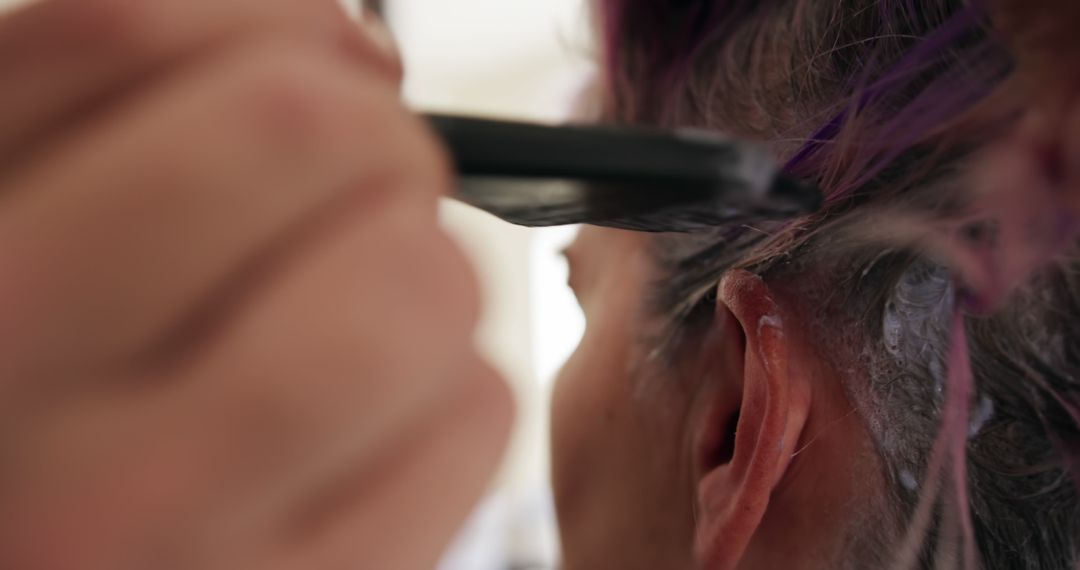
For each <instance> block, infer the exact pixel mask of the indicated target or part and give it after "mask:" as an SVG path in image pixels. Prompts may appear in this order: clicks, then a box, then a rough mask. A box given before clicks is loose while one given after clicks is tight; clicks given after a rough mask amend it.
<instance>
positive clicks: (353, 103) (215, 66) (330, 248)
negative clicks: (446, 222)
mask: <svg viewBox="0 0 1080 570" xmlns="http://www.w3.org/2000/svg"><path fill="white" fill-rule="evenodd" d="M399 79H400V66H399V63H398V62H397V60H396V59H395V58H394V57H393V56H391V55H388V54H387V53H386V51H385V50H384V49H382V48H380V44H379V42H377V41H374V40H373V39H372V38H371V36H369V35H366V34H365V33H364V32H362V31H361V30H360V29H359V28H357V27H356V26H355V25H354V24H352V23H351V22H350V21H349V20H348V19H347V18H346V17H345V16H344V15H343V13H342V12H341V11H340V10H339V8H338V7H337V6H336V4H335V3H334V2H333V0H227V1H222V0H153V1H145V0H52V1H50V2H46V3H43V4H37V5H34V6H31V7H29V8H26V9H24V10H23V11H21V12H18V13H15V14H13V15H11V16H8V17H6V18H5V19H2V20H0V85H3V89H0V315H2V316H0V466H2V467H0V505H3V507H2V508H0V568H12V569H15V568H18V569H20V570H35V569H50V570H51V569H67V568H79V569H109V570H114V569H128V568H153V569H187V568H199V569H204V568H222V569H225V568H228V569H237V568H251V569H255V568H258V569H260V570H262V569H275V568H304V569H309V568H350V569H354V568H355V569H360V568H363V569H379V570H382V569H397V568H402V569H410V568H424V567H430V566H431V565H432V564H433V563H434V561H435V560H436V559H437V557H438V554H439V552H440V551H441V549H442V547H443V546H444V544H445V543H446V542H447V540H448V539H449V537H450V536H451V534H452V533H453V532H454V530H455V528H456V526H457V525H458V523H459V522H460V520H461V519H462V518H463V517H464V516H465V515H466V513H467V511H468V510H469V508H470V507H471V504H472V502H473V501H474V499H475V498H476V497H477V496H478V495H479V494H480V493H481V491H482V490H483V487H484V485H485V484H486V482H487V478H488V476H489V474H490V472H491V470H492V469H493V468H494V466H495V464H496V462H497V460H498V456H499V454H500V451H501V447H502V445H503V444H504V442H505V438H506V432H507V430H508V424H509V421H510V404H509V397H508V393H507V392H506V389H505V387H503V386H502V385H501V383H500V382H499V380H498V379H497V378H496V377H495V375H494V374H493V372H492V371H491V370H490V369H489V368H488V367H486V366H485V365H484V364H483V363H482V362H481V361H480V359H479V358H478V357H477V355H476V354H475V352H474V350H473V348H472V345H471V338H470V337H471V335H470V332H471V330H472V327H473V326H474V323H475V319H476V313H477V304H478V299H477V294H476V291H475V290H476V287H475V284H474V282H473V279H472V277H471V275H470V274H469V272H468V269H467V267H466V265H465V262H464V260H463V258H462V256H461V255H460V253H459V252H458V251H457V250H456V249H455V247H454V246H453V245H451V243H450V241H448V239H447V238H446V236H444V235H443V234H442V233H441V232H440V231H439V230H438V229H437V228H436V221H435V210H436V200H437V197H438V195H439V194H440V193H441V192H444V191H445V190H446V188H447V185H448V180H449V177H448V171H447V165H446V163H445V160H444V158H443V157H442V155H441V154H440V151H439V150H438V148H437V146H436V145H435V144H434V143H433V141H432V140H431V137H430V136H429V135H428V133H427V132H426V130H425V129H424V128H423V126H422V124H421V122H420V121H418V120H417V119H416V118H415V117H414V116H412V115H410V114H409V113H408V112H407V111H406V110H405V109H404V108H403V107H402V105H401V104H400V103H399V101H398V93H397V84H398V81H399Z"/></svg>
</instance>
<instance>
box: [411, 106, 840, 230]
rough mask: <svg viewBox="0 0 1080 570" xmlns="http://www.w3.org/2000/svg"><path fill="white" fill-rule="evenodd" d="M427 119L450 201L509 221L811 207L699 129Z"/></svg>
mask: <svg viewBox="0 0 1080 570" xmlns="http://www.w3.org/2000/svg"><path fill="white" fill-rule="evenodd" d="M428 119H429V120H430V122H431V124H432V125H433V126H434V128H435V130H436V132H438V134H439V135H440V136H441V137H442V139H443V141H444V142H445V143H446V145H447V146H448V147H449V149H450V153H451V155H452V157H453V160H454V162H455V164H456V167H457V171H458V173H459V175H460V179H459V187H458V191H457V194H456V195H455V196H454V197H455V198H457V199H458V200H461V201H463V202H466V203H468V204H472V205H473V206H476V207H478V208H480V209H482V210H485V211H487V212H490V213H492V214H494V215H496V216H498V217H500V218H502V219H504V220H507V221H509V222H512V223H514V224H519V225H524V226H556V225H563V224H592V225H599V226H610V227H617V228H624V229H632V230H639V231H653V232H664V231H693V230H697V229H703V228H709V227H716V226H720V225H727V224H732V223H748V222H753V221H760V220H766V219H784V218H791V217H795V216H798V215H800V214H805V213H809V212H812V211H814V210H816V209H817V208H818V207H819V206H820V205H821V200H822V199H821V194H820V193H819V192H818V191H817V190H816V189H815V188H813V187H810V186H807V185H804V184H801V183H799V182H796V181H794V180H791V179H789V178H786V177H785V176H783V175H782V174H781V173H780V171H779V168H778V167H777V166H776V163H775V162H774V161H773V159H772V157H771V156H770V155H769V154H768V153H767V152H766V151H765V150H764V149H763V148H761V147H760V146H757V145H754V144H753V143H748V142H744V141H739V140H736V139H733V138H730V137H725V136H722V135H717V134H713V133H706V132H704V131H693V130H682V131H661V130H653V129H643V128H623V127H591V126H564V127H549V126H543V125H534V124H527V123H509V122H499V121H490V120H484V119H473V118H466V117H452V116H444V115H429V116H428Z"/></svg>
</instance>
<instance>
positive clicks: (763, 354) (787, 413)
mask: <svg viewBox="0 0 1080 570" xmlns="http://www.w3.org/2000/svg"><path fill="white" fill-rule="evenodd" d="M718 293H719V294H718V300H717V308H716V313H715V314H716V317H715V320H714V330H713V331H712V333H713V334H709V335H707V337H708V339H709V340H707V341H706V343H707V345H708V346H706V347H705V350H706V351H707V356H706V358H709V359H713V362H712V364H711V365H710V366H709V367H708V368H707V370H711V371H712V372H711V373H712V374H713V375H715V376H716V377H715V378H710V382H708V384H709V385H710V388H708V389H707V390H706V392H705V393H703V394H701V397H703V398H704V400H703V402H704V403H703V405H704V406H705V408H704V409H701V410H700V413H699V415H697V416H696V417H697V419H696V420H695V423H694V424H693V427H692V429H693V430H694V431H693V432H692V437H693V438H694V448H693V449H694V452H693V453H694V456H695V457H694V465H695V476H696V483H697V510H698V517H697V524H698V526H697V529H696V531H695V532H696V539H695V543H696V544H695V548H696V551H697V556H698V559H699V560H700V561H701V563H702V567H704V568H707V569H709V570H728V569H730V568H734V567H735V566H736V565H737V564H738V562H739V560H740V559H741V558H742V557H743V555H744V554H745V553H746V551H747V548H748V546H749V545H750V543H751V540H752V539H753V537H754V535H755V533H756V532H757V531H758V530H759V528H760V527H761V522H762V519H763V517H764V515H765V511H766V509H767V508H768V505H769V500H770V498H771V496H772V494H773V492H774V490H775V489H776V486H777V484H778V483H779V482H780V480H781V478H782V477H783V476H784V474H785V473H786V472H787V470H788V468H789V466H790V465H791V461H792V455H793V453H794V451H795V449H794V446H795V445H796V444H797V442H798V441H799V440H800V438H801V436H802V432H803V429H804V427H805V426H806V421H807V417H808V415H809V410H810V389H809V388H810V387H809V379H808V378H807V377H806V376H804V375H802V374H800V373H799V369H798V367H796V366H791V362H790V360H789V356H790V355H791V354H792V353H793V352H794V351H793V350H789V349H790V348H791V347H790V346H789V344H788V343H789V342H790V340H789V339H790V338H791V337H790V336H789V335H787V334H785V328H784V327H785V323H784V321H783V318H782V316H781V313H780V307H779V306H778V305H777V303H776V302H775V301H774V300H773V297H772V296H771V294H770V291H769V288H768V286H767V285H766V284H765V282H764V281H762V280H761V279H760V278H759V277H757V276H756V275H753V274H751V273H748V272H746V271H733V272H731V273H729V274H728V275H727V276H725V277H724V280H723V281H722V282H721V284H720V286H719V292H718Z"/></svg>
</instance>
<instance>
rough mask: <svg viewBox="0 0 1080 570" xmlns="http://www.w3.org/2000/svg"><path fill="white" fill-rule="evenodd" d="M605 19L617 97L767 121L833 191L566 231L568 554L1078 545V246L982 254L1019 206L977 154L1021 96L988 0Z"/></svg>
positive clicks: (769, 4)
mask: <svg viewBox="0 0 1080 570" xmlns="http://www.w3.org/2000/svg"><path fill="white" fill-rule="evenodd" d="M973 4H978V5H979V6H981V3H978V2H976V3H973ZM598 14H599V16H600V18H601V22H600V23H601V28H602V30H603V32H604V37H605V38H606V42H607V43H606V55H605V66H606V73H607V75H606V82H605V85H606V87H607V90H606V92H605V95H606V99H605V113H606V118H607V119H608V120H610V121H613V122H620V123H631V124H653V125H663V126H695V127H706V128H710V129H715V130H720V131H725V132H730V133H735V134H738V135H740V136H743V137H747V138H754V139H757V140H760V141H763V142H764V143H766V144H769V145H770V146H771V148H772V149H773V150H774V152H775V154H776V156H777V158H778V159H779V160H782V161H784V162H785V163H786V164H787V169H788V171H789V172H790V173H792V174H795V175H798V176H800V177H802V178H804V179H807V180H810V181H812V182H813V183H815V184H817V185H819V186H820V187H821V188H822V189H823V191H824V192H825V193H826V196H827V200H826V207H825V208H824V210H823V211H822V212H821V213H818V214H816V215H813V216H810V217H807V218H804V219H799V220H794V221H788V222H783V223H769V224H759V225H756V226H755V227H753V228H747V227H738V228H717V229H716V230H715V231H710V232H705V233H698V234H687V235H644V234H634V233H630V232H622V231H617V230H606V229H596V228H587V229H585V230H583V231H582V233H581V235H580V236H579V238H578V240H577V241H576V243H575V244H574V245H572V246H571V248H570V249H569V250H568V257H569V259H570V264H571V284H572V286H573V287H574V289H575V292H576V294H577V295H578V297H579V301H580V302H581V305H582V307H583V309H584V312H585V313H586V317H587V323H588V324H587V329H586V333H585V336H584V339H583V341H582V343H581V346H580V347H579V349H578V351H577V353H575V355H574V356H573V357H572V358H571V360H570V361H569V362H568V363H567V365H566V367H565V369H564V371H563V373H562V376H561V378H560V381H559V385H558V387H557V390H556V394H555V401H554V412H553V413H554V417H553V426H554V427H553V430H554V431H553V445H554V479H555V491H556V500H557V507H558V512H559V519H560V526H561V533H562V538H563V546H564V555H565V567H566V568H567V570H584V569H595V568H619V569H634V568H650V569H652V568H664V569H678V568H706V569H708V570H714V569H726V568H732V567H745V568H890V567H897V568H911V567H925V568H936V567H940V566H936V565H940V564H945V565H946V567H953V566H960V565H964V564H967V565H968V567H975V565H976V564H981V565H982V567H986V568H1045V569H1051V568H1055V569H1056V568H1074V567H1076V565H1077V561H1078V556H1080V499H1078V495H1077V486H1076V485H1075V484H1074V480H1076V479H1077V474H1076V473H1072V472H1070V471H1069V468H1068V462H1069V460H1070V459H1071V458H1072V457H1074V456H1073V455H1071V454H1069V453H1067V451H1069V450H1070V446H1072V449H1075V446H1077V442H1078V441H1080V429H1078V425H1077V422H1076V419H1080V416H1075V414H1076V410H1078V409H1080V408H1078V407H1077V406H1076V405H1075V404H1074V403H1073V399H1074V398H1075V397H1076V396H1075V394H1077V393H1080V341H1078V339H1080V256H1078V254H1077V253H1078V252H1077V248H1076V244H1075V242H1074V241H1073V242H1069V243H1068V244H1067V245H1066V246H1065V247H1063V248H1061V249H1059V250H1055V252H1054V253H1055V257H1054V259H1053V261H1052V262H1050V263H1043V264H1040V265H1039V266H1038V270H1037V271H1034V272H1029V273H1030V274H1027V273H1026V274H1025V275H1024V278H1023V281H1022V283H1023V284H1022V285H1019V286H1015V283H1014V282H1019V278H1018V277H1017V278H1016V279H1014V277H1015V276H1012V275H1001V273H1005V272H1008V271H1011V270H1014V269H1016V268H1017V267H1020V266H1018V265H1016V264H1012V265H1010V264H1008V263H1004V262H1003V264H999V265H998V266H992V263H991V261H985V260H987V259H989V260H998V261H1001V260H1005V261H1009V256H1008V254H1009V253H1010V252H1012V250H1010V249H1009V247H1007V243H1004V242H1007V239H1006V238H1007V237H1009V234H1008V233H1007V232H1006V230H1007V229H1009V224H1010V223H1011V222H1010V221H1009V220H1005V221H1001V219H998V218H993V217H992V216H987V215H983V214H985V213H986V212H982V211H981V210H980V204H979V198H980V197H982V196H983V195H982V194H980V192H979V191H978V190H980V189H979V188H975V186H977V185H978V184H979V183H980V182H979V180H980V178H978V177H977V176H975V175H974V174H973V171H974V170H977V169H979V168H982V167H983V165H985V162H984V161H982V160H980V159H981V158H982V157H983V155H982V154H981V153H982V151H983V150H985V149H984V147H986V146H987V142H988V141H993V140H998V139H1001V138H1003V137H1006V136H1008V134H1009V133H1011V132H1013V129H1014V127H1015V125H1016V123H1017V121H1018V120H1019V119H1020V117H1021V113H1019V112H1018V111H1017V108H1016V105H1015V103H1016V101H1017V100H1020V99H1018V98H1017V90H1016V87H1015V85H1014V83H1015V79H1016V78H1017V77H1018V75H1019V73H1018V71H1017V70H1016V57H1015V55H1016V54H1015V52H1012V51H1010V50H1009V49H1007V48H1006V46H1005V42H1004V41H999V39H998V38H997V37H996V36H995V35H994V32H993V31H992V30H993V29H992V27H991V25H990V20H989V19H988V18H987V17H986V15H985V14H984V13H983V12H980V11H979V10H978V6H973V5H969V4H968V3H966V2H961V1H959V0H926V1H922V2H915V1H912V0H893V1H889V0H840V1H834V0H770V1H754V0H744V1H740V0H729V1H726V2H724V1H700V2H686V1H676V0H651V1H648V2H645V1H633V0H601V1H600V2H599V4H598ZM1077 23H1080V21H1077ZM999 28H1000V26H999ZM988 199H990V198H988ZM1032 200H1033V201H1034V200H1036V199H1035V198H1032ZM999 218H1000V216H999ZM1055 219H1057V218H1055ZM1068 221H1069V223H1073V222H1075V219H1074V218H1070V219H1069V220H1068ZM1062 223H1063V224H1065V222H1062ZM995 224H996V225H995ZM1065 225H1068V224H1065ZM1073 227H1074V226H1069V228H1070V229H1071V228H1073ZM1055 235H1056V234H1055ZM1068 235H1070V236H1072V235H1074V234H1071V233H1070V234H1068ZM1069 239H1072V238H1069ZM1031 240H1032V241H1033V242H1038V243H1040V244H1044V243H1048V238H1046V236H1045V235H1042V234H1038V235H1035V236H1034V237H1032V238H1031ZM1049 241H1052V240H1049ZM1025 251H1026V250H1025ZM973 252H975V253H973ZM978 252H982V253H985V254H986V255H985V256H982V257H980V255H981V254H980V253H978ZM1062 252H1063V253H1062ZM979 260H983V261H984V263H982V265H979ZM1006 293H1008V294H1007V295H1006ZM969 368H970V370H969ZM1070 414H1073V415H1070Z"/></svg>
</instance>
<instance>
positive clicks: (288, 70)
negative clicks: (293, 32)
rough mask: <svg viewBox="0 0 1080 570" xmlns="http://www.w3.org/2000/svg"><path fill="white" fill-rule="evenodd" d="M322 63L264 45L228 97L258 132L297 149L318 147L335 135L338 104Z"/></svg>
mask: <svg viewBox="0 0 1080 570" xmlns="http://www.w3.org/2000/svg"><path fill="white" fill-rule="evenodd" d="M325 67H326V65H325V64H324V63H323V62H320V61H319V59H318V58H317V57H316V56H314V55H311V54H306V53H304V52H302V51H299V50H288V49H275V50H268V51H267V52H265V53H262V54H260V55H259V56H258V57H256V58H254V61H252V62H251V65H250V66H249V67H248V71H247V77H246V81H244V82H243V86H242V87H241V89H240V90H239V93H238V94H237V96H236V97H235V99H234V100H233V101H232V104H233V105H236V106H237V107H239V108H240V109H242V111H241V112H243V113H245V114H246V115H247V116H248V118H249V119H250V120H251V121H252V123H254V125H255V126H256V128H257V129H259V130H260V134H261V135H264V136H266V137H268V140H269V141H271V142H274V143H278V144H284V145H287V146H288V147H289V148H296V149H297V150H298V151H303V150H305V149H306V150H307V151H308V152H312V151H318V150H319V149H320V148H323V147H325V146H327V145H329V144H332V143H333V141H335V140H336V139H338V138H340V136H339V135H340V133H341V130H342V128H343V127H342V125H341V124H340V122H341V121H340V115H341V110H342V107H343V104H342V101H341V99H342V98H341V97H338V96H337V92H336V89H335V86H334V85H333V84H332V81H333V80H332V79H331V78H327V77H326V76H327V73H326V72H325Z"/></svg>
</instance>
